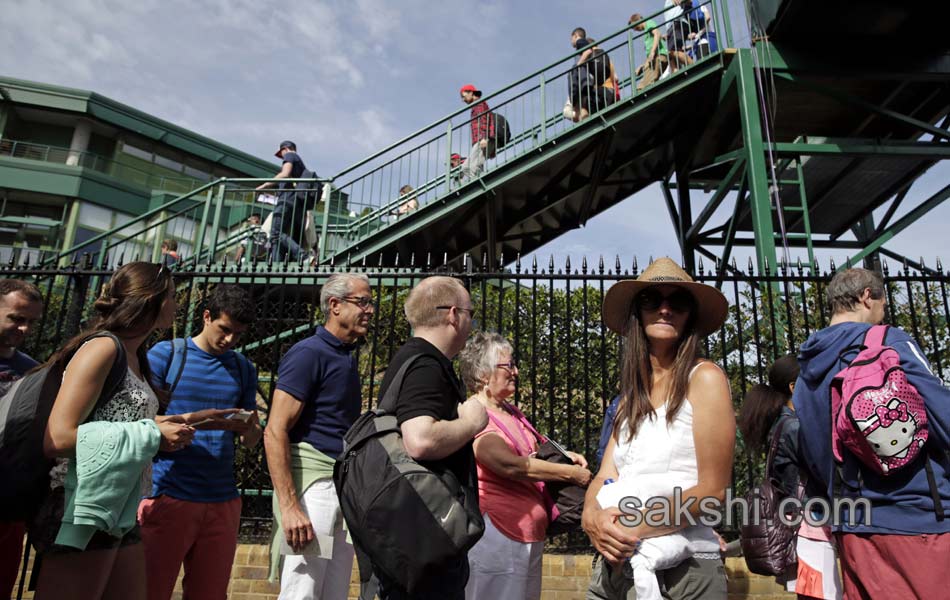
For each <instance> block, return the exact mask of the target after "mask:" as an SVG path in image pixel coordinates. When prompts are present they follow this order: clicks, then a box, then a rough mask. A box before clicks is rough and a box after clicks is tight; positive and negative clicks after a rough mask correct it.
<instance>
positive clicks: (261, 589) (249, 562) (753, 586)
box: [25, 545, 795, 600]
mask: <svg viewBox="0 0 950 600" xmlns="http://www.w3.org/2000/svg"><path fill="white" fill-rule="evenodd" d="M269 560H270V555H269V549H268V547H267V546H260V545H242V546H239V547H238V550H237V555H236V556H235V558H234V570H233V572H232V574H231V586H230V588H229V590H228V597H229V598H230V599H231V600H276V598H277V595H278V592H279V589H278V586H277V585H274V584H271V583H269V582H268V581H267V568H268V567H267V566H268V561H269ZM590 567H591V557H590V556H589V555H577V556H571V555H560V554H548V555H545V557H544V563H543V565H542V567H541V569H542V570H541V574H542V584H541V589H542V592H541V598H542V600H583V598H584V592H585V590H587V583H588V581H590V572H591V569H590ZM726 574H727V575H728V577H729V600H792V599H794V598H795V595H794V594H789V593H787V592H784V591H783V590H782V588H781V587H779V586H778V585H776V584H775V581H774V580H773V579H772V578H771V577H762V576H761V575H754V574H752V573H749V572H748V571H747V570H746V568H745V562H744V561H743V560H742V559H741V558H727V559H726ZM358 595H359V578H358V574H357V571H356V565H355V564H354V565H353V576H352V578H351V579H350V598H351V599H352V600H356V598H357V597H358ZM25 597H26V598H32V595H29V594H28V595H27V596H25ZM173 599H174V600H181V588H180V587H176V593H175V595H174V596H173Z"/></svg>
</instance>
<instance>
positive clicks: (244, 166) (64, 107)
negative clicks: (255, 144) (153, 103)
mask: <svg viewBox="0 0 950 600" xmlns="http://www.w3.org/2000/svg"><path fill="white" fill-rule="evenodd" d="M0 97H2V98H3V99H4V100H9V101H11V102H13V103H14V104H19V105H25V106H35V107H42V108H48V109H53V110H59V111H66V112H73V113H82V114H86V115H89V116H91V117H93V118H95V119H98V120H100V121H103V122H105V123H108V124H110V125H113V126H115V127H118V128H120V129H125V130H128V131H132V132H135V133H136V134H138V135H141V136H143V137H146V138H149V139H153V140H155V141H157V142H161V143H162V144H166V145H168V146H171V147H174V148H177V149H179V150H181V151H183V152H187V153H189V154H193V155H195V156H199V157H201V158H203V159H205V160H207V161H209V162H212V163H215V164H219V165H222V166H225V167H228V168H230V169H234V170H236V171H239V172H242V173H246V174H247V175H248V176H252V177H271V176H272V175H273V174H274V172H275V171H276V170H277V168H278V167H277V166H276V165H275V164H274V163H273V162H271V161H269V160H264V159H261V158H258V157H256V156H252V155H250V154H247V153H246V152H242V151H240V150H238V149H236V148H233V147H231V146H228V145H226V144H222V143H220V142H217V141H215V140H212V139H210V138H207V137H205V136H203V135H199V134H197V133H195V132H193V131H189V130H188V129H185V128H183V127H179V126H178V125H175V124H173V123H169V122H168V121H165V120H164V119H160V118H158V117H155V116H152V115H149V114H147V113H145V112H143V111H141V110H138V109H136V108H133V107H131V106H129V105H127V104H123V103H121V102H117V101H115V100H113V99H111V98H106V97H105V96H102V95H100V94H97V93H95V92H91V91H87V90H77V89H74V88H67V87H61V86H56V85H50V84H46V83H38V82H35V81H26V80H23V79H13V78H10V77H0Z"/></svg>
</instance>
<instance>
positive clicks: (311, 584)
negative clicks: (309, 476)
mask: <svg viewBox="0 0 950 600" xmlns="http://www.w3.org/2000/svg"><path fill="white" fill-rule="evenodd" d="M301 504H302V505H303V510H304V512H305V513H307V516H308V517H310V522H311V523H313V532H314V534H316V535H326V536H332V537H333V558H331V559H326V558H320V557H318V556H298V555H287V556H284V568H283V570H282V571H281V572H280V597H279V599H278V600H346V599H347V597H348V596H349V592H350V574H351V572H352V570H353V546H352V545H351V544H348V543H347V542H346V532H345V531H344V530H343V515H342V514H341V513H340V501H339V499H338V498H337V495H336V489H335V488H334V487H333V480H332V479H319V480H317V481H315V482H314V483H313V485H311V486H310V487H309V488H307V491H306V492H304V495H303V501H302V502H301Z"/></svg>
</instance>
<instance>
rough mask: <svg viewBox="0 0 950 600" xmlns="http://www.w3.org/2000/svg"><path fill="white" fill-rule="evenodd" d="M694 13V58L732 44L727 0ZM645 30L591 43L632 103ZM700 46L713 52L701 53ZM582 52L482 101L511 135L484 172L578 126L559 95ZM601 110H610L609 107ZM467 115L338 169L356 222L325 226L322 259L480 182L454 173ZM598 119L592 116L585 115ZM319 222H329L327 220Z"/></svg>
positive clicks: (467, 143) (662, 19) (660, 15)
mask: <svg viewBox="0 0 950 600" xmlns="http://www.w3.org/2000/svg"><path fill="white" fill-rule="evenodd" d="M694 10H701V11H705V13H706V14H707V15H708V21H707V23H706V28H705V29H706V30H707V32H711V34H710V35H709V36H708V37H707V38H705V39H706V41H707V42H712V46H709V45H704V44H701V43H699V42H700V41H701V40H702V39H703V37H702V36H698V39H697V40H696V43H694V44H693V50H694V51H695V54H697V56H696V58H697V59H698V60H702V59H707V58H709V57H711V56H714V55H716V54H718V52H719V51H720V50H721V47H719V44H721V43H723V42H724V43H725V45H726V47H729V46H732V32H731V25H730V18H729V2H728V0H707V1H706V2H702V3H697V4H696V5H695V7H694ZM668 14H669V10H668V9H665V10H660V11H658V12H656V13H654V14H652V15H649V16H648V17H646V19H653V20H654V22H656V23H657V25H658V29H660V30H661V31H662V32H663V33H664V34H665V32H666V28H667V26H668V25H669V24H670V23H671V21H672V20H673V19H672V18H667V15H668ZM646 19H644V20H646ZM686 23H687V25H686V26H687V27H688V28H689V29H690V32H691V33H700V32H699V31H698V27H699V24H698V23H697V22H690V21H689V20H687V21H686ZM648 35H651V34H650V32H648V31H637V30H636V29H635V28H634V25H628V26H627V27H624V28H623V29H620V30H619V31H617V32H615V33H613V34H611V35H609V36H607V37H605V38H598V39H597V40H596V43H597V45H598V46H599V47H600V48H602V49H604V50H606V51H607V52H608V54H609V56H610V60H611V62H612V64H613V67H614V71H615V72H616V76H617V80H618V86H617V87H618V88H619V96H620V100H622V101H624V100H626V101H631V100H632V101H636V99H637V97H639V96H642V95H648V94H650V87H649V86H644V87H642V88H640V89H638V85H637V81H638V77H637V75H636V72H637V68H638V66H640V65H641V64H643V63H644V62H645V61H646V54H647V50H646V48H645V47H644V43H645V38H646V36H648ZM664 38H665V35H664ZM702 49H709V50H711V51H709V52H700V50H702ZM582 52H583V51H582V50H578V51H575V52H573V53H571V54H569V55H568V56H566V57H564V58H561V59H559V60H557V61H555V62H553V63H551V64H550V65H547V66H546V67H543V68H541V69H539V70H537V71H535V72H534V73H531V74H530V75H528V76H526V77H523V78H522V79H520V80H518V81H516V82H515V83H512V84H510V85H508V86H506V87H504V88H502V89H501V90H499V91H497V92H494V93H492V94H489V95H485V96H483V97H482V98H481V101H483V102H486V103H487V104H488V106H489V108H490V109H491V111H492V112H493V113H495V114H500V115H502V116H504V117H505V119H506V120H507V121H508V123H509V127H510V130H511V131H512V133H513V136H512V140H511V141H510V142H509V143H508V144H506V145H505V146H504V147H503V148H501V149H499V150H498V151H497V153H496V155H495V156H494V157H493V158H491V159H489V160H488V161H487V164H486V172H487V171H488V170H490V169H498V168H500V167H503V166H504V165H506V164H508V163H510V162H512V161H514V160H516V159H518V158H519V157H521V156H524V155H526V154H529V153H531V152H535V151H536V150H537V148H538V147H539V146H540V145H542V144H547V143H548V142H550V141H552V140H555V139H556V138H557V137H558V136H561V135H563V134H565V133H567V132H569V131H570V130H571V129H573V128H574V127H576V126H577V125H578V123H575V122H573V121H571V120H569V119H567V118H565V117H563V116H562V114H561V113H562V111H563V110H564V103H565V99H567V98H568V97H569V93H568V81H569V79H570V78H571V77H572V74H573V73H574V72H575V63H576V61H577V59H578V57H579V56H580V55H581V54H582ZM686 70H688V68H687V69H686ZM476 102H478V100H476ZM602 110H610V107H609V106H608V107H607V108H604V109H602ZM469 113H470V106H464V107H463V108H461V109H459V110H458V111H456V112H454V113H452V114H450V115H448V116H447V117H443V118H442V119H440V120H438V121H436V122H434V123H432V124H430V125H428V126H426V127H423V128H422V129H420V130H418V131H416V132H415V133H413V134H410V135H409V136H407V137H405V138H403V139H402V140H399V141H398V142H396V143H394V144H392V145H390V146H388V147H386V148H384V149H382V150H380V151H379V152H377V153H376V154H374V155H372V156H370V157H368V158H365V159H363V160H361V161H359V162H358V163H356V164H354V165H352V166H351V167H349V168H347V169H344V170H343V171H341V172H340V173H338V174H336V175H335V176H334V177H333V182H334V186H335V188H336V189H337V190H338V191H339V192H340V193H341V194H342V195H344V196H345V197H346V198H347V206H348V209H349V210H350V212H351V214H353V215H354V216H355V219H354V220H352V221H350V222H349V223H347V224H346V226H343V227H336V228H333V227H325V229H324V232H323V234H324V235H322V236H321V240H320V247H319V260H320V261H321V262H326V261H329V260H331V259H332V258H334V257H341V256H345V255H346V254H347V252H348V249H349V248H352V247H354V246H357V245H359V244H360V243H361V241H362V240H364V239H366V238H367V237H369V236H372V235H376V234H378V233H379V232H381V231H382V230H384V229H387V228H392V227H398V226H399V224H400V220H401V218H397V217H396V216H395V215H392V214H391V213H392V211H393V210H394V209H397V208H398V207H399V206H401V205H403V204H404V203H405V202H406V201H407V200H408V199H409V198H413V199H415V200H416V202H417V203H418V205H419V208H418V210H424V209H425V206H427V205H429V204H433V203H436V202H442V201H444V200H445V199H446V198H449V197H451V196H452V195H453V194H454V193H455V192H457V191H459V190H461V189H462V188H463V187H464V186H465V185H474V186H479V185H483V183H482V182H480V181H479V180H478V179H476V180H475V181H472V182H462V181H460V178H459V176H458V174H459V170H458V168H457V167H453V165H452V161H451V156H452V155H453V154H459V155H461V156H467V155H468V154H469V153H470V152H471V145H472V143H471V140H470V134H469V129H470V127H471V122H472V121H471V119H470V116H469ZM597 117H598V115H597V114H596V113H595V114H592V115H591V116H590V117H589V118H592V119H596V118H597ZM405 185H408V186H410V187H412V188H413V189H412V192H411V193H410V194H400V192H399V190H400V189H401V188H402V187H403V186H405ZM322 222H324V223H327V219H326V218H324V219H323V221H322Z"/></svg>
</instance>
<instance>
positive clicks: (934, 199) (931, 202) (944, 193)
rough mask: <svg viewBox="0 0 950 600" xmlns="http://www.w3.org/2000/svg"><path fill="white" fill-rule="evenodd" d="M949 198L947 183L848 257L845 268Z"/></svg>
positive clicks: (949, 186) (869, 253) (949, 191)
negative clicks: (860, 249)
mask: <svg viewBox="0 0 950 600" xmlns="http://www.w3.org/2000/svg"><path fill="white" fill-rule="evenodd" d="M947 198H950V185H947V186H946V187H944V188H943V189H942V190H940V191H939V192H937V193H936V194H934V195H933V196H931V197H930V198H927V199H926V200H924V201H923V202H922V203H921V204H920V206H918V207H917V208H915V209H913V210H912V211H910V212H909V213H907V214H906V215H904V216H903V217H901V218H900V219H898V220H897V221H896V222H895V223H894V224H893V225H891V226H890V227H888V228H887V229H885V230H884V231H882V232H881V234H880V235H879V236H877V237H876V238H875V239H874V241H873V242H871V243H870V244H868V245H867V246H865V248H864V250H862V251H860V252H858V253H857V254H856V255H855V256H853V257H851V258H849V259H848V261H847V262H846V263H845V268H850V267H852V266H854V265H855V264H857V263H858V261H861V260H864V257H865V256H869V255H871V254H873V253H874V252H875V251H876V250H877V249H878V248H880V247H881V246H883V245H884V244H886V243H887V242H889V241H891V240H892V239H893V238H894V236H896V235H897V234H899V233H900V232H902V231H904V230H905V229H907V228H908V227H910V226H911V225H913V224H914V223H916V222H917V221H918V220H919V219H920V218H921V217H923V216H924V215H926V214H927V213H928V212H930V211H931V210H932V209H934V208H936V207H937V206H938V205H940V203H942V202H943V201H944V200H946V199H947Z"/></svg>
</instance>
